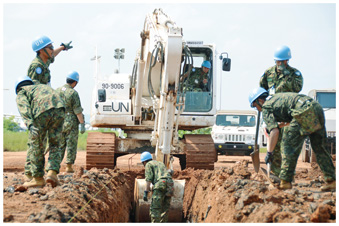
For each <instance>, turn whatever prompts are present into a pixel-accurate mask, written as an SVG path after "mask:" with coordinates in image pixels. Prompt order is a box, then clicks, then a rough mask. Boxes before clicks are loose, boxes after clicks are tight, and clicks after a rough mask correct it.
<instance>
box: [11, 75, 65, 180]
mask: <svg viewBox="0 0 339 226" xmlns="http://www.w3.org/2000/svg"><path fill="white" fill-rule="evenodd" d="M15 93H16V94H17V98H16V102H17V106H18V110H19V112H20V115H21V116H22V118H23V120H24V122H25V124H26V126H27V128H28V130H29V135H28V151H27V160H26V165H25V175H26V177H28V178H30V179H31V181H29V182H26V183H24V186H27V187H43V186H44V185H45V180H44V178H43V176H44V165H45V155H44V150H43V148H42V146H43V145H42V141H43V140H44V138H45V136H46V134H47V135H48V139H49V148H50V151H49V157H48V164H47V167H46V169H47V171H48V173H47V179H46V182H47V183H50V184H51V185H52V187H55V186H57V185H58V184H59V181H58V177H57V174H58V173H59V168H60V159H61V149H60V145H59V143H62V142H63V136H62V125H63V122H64V117H65V108H64V103H63V101H62V99H61V98H60V97H59V95H58V94H57V93H56V92H55V91H54V90H53V89H52V88H51V87H49V86H47V85H44V84H37V85H34V83H33V81H32V79H31V78H29V77H28V76H25V77H22V78H19V79H18V80H17V82H16V85H15Z"/></svg>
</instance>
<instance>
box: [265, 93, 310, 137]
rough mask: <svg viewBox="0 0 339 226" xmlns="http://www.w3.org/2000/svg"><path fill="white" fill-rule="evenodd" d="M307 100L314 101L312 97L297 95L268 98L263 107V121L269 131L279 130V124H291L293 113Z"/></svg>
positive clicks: (281, 94)
mask: <svg viewBox="0 0 339 226" xmlns="http://www.w3.org/2000/svg"><path fill="white" fill-rule="evenodd" d="M305 100H313V99H312V98H311V97H309V96H306V95H303V94H297V93H290V92H287V93H277V94H274V95H273V96H272V97H271V98H267V99H266V101H265V103H264V104H263V106H262V115H263V119H264V121H265V123H266V125H267V130H268V131H269V132H271V130H272V129H274V128H278V127H279V126H278V122H291V121H292V119H293V117H292V111H293V110H294V109H296V108H297V107H298V106H299V105H297V103H303V102H304V101H305Z"/></svg>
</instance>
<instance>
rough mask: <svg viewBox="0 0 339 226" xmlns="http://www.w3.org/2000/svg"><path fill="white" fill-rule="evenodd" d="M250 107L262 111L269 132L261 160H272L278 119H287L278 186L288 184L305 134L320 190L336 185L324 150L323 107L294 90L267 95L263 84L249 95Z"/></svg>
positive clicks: (325, 139)
mask: <svg viewBox="0 0 339 226" xmlns="http://www.w3.org/2000/svg"><path fill="white" fill-rule="evenodd" d="M248 99H249V102H250V105H251V107H256V108H257V110H258V111H262V114H263V119H264V121H265V123H266V125H267V131H268V132H269V134H270V136H269V145H268V147H267V155H266V157H265V162H266V164H267V163H271V162H272V160H273V153H272V152H273V150H274V148H275V146H276V143H277V140H278V137H279V129H278V127H279V124H278V122H287V123H290V125H289V126H288V127H285V129H284V133H283V136H282V140H281V151H282V152H281V154H282V164H281V171H280V174H279V178H280V179H281V183H280V185H279V188H280V189H282V190H285V189H290V188H292V184H291V182H292V180H293V177H294V172H295V168H296V166H297V161H298V157H299V155H300V152H301V149H302V145H303V142H304V140H305V138H306V136H309V138H310V141H311V145H312V149H313V151H314V153H315V155H316V159H317V163H318V165H319V167H320V169H321V171H322V172H323V174H324V179H325V182H326V183H325V185H324V186H322V187H321V191H333V190H335V189H336V175H335V167H334V165H333V162H332V158H331V155H330V154H329V152H328V151H327V150H326V142H327V135H326V128H325V117H324V111H323V109H322V107H321V105H320V104H319V103H318V102H317V101H315V100H313V99H312V98H311V97H309V96H306V95H303V94H297V93H289V92H287V93H276V94H274V95H273V96H268V92H267V91H266V90H265V89H263V88H257V89H254V90H253V91H252V93H250V95H249V98H248Z"/></svg>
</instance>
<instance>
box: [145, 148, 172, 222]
mask: <svg viewBox="0 0 339 226" xmlns="http://www.w3.org/2000/svg"><path fill="white" fill-rule="evenodd" d="M140 159H141V162H142V164H143V165H144V166H145V180H146V188H145V191H144V197H143V199H144V201H146V202H147V201H148V198H147V194H148V192H149V191H150V187H151V183H152V184H153V185H154V187H153V194H152V203H151V207H150V217H151V222H152V223H165V222H168V212H169V207H170V203H171V197H172V196H173V189H174V183H173V180H172V176H171V174H170V173H169V171H167V169H166V166H165V164H164V163H162V162H159V161H155V160H152V155H151V153H149V152H147V151H145V152H143V153H142V154H141V157H140Z"/></svg>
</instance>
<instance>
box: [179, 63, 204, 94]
mask: <svg viewBox="0 0 339 226" xmlns="http://www.w3.org/2000/svg"><path fill="white" fill-rule="evenodd" d="M210 69H211V62H209V61H208V60H205V61H204V62H202V64H201V68H192V70H191V73H190V75H189V78H188V81H187V88H186V91H196V92H201V91H209V90H208V87H207V84H208V72H209V70H210ZM187 77H188V73H186V74H185V75H184V79H186V78H187Z"/></svg>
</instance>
